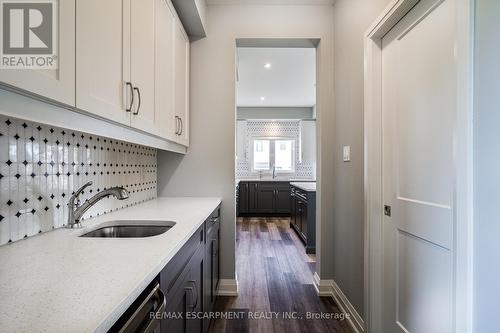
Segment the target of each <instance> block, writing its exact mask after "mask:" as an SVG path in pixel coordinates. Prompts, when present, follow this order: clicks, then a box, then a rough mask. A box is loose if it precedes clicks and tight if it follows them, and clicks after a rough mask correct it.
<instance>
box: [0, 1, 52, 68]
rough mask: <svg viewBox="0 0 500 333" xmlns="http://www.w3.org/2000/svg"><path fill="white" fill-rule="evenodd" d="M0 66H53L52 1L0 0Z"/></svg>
mask: <svg viewBox="0 0 500 333" xmlns="http://www.w3.org/2000/svg"><path fill="white" fill-rule="evenodd" d="M0 11H1V13H0V17H1V18H2V24H1V29H2V32H1V35H0V36H1V44H2V45H1V55H0V56H1V59H0V60H1V61H0V68H2V69H7V68H10V69H57V66H58V61H57V45H56V42H57V36H56V33H57V2H56V0H38V1H37V0H31V1H24V0H0Z"/></svg>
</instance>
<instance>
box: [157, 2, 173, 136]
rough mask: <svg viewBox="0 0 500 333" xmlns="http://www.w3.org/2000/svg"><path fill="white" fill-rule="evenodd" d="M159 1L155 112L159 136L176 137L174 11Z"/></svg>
mask: <svg viewBox="0 0 500 333" xmlns="http://www.w3.org/2000/svg"><path fill="white" fill-rule="evenodd" d="M155 1H156V19H155V22H156V24H155V25H156V32H155V35H156V49H155V60H156V61H155V67H156V68H155V111H156V116H157V118H156V119H157V126H158V127H159V129H160V136H162V137H164V138H166V139H168V140H172V141H175V140H177V135H176V131H177V126H178V124H177V120H176V118H175V116H176V114H175V112H174V29H176V27H175V24H176V20H175V14H174V12H173V11H172V9H171V8H170V6H169V5H168V4H167V3H166V2H165V0H155Z"/></svg>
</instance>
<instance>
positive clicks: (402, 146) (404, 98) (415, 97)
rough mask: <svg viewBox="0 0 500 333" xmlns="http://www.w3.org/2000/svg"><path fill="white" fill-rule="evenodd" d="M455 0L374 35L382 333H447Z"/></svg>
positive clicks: (433, 2)
mask: <svg viewBox="0 0 500 333" xmlns="http://www.w3.org/2000/svg"><path fill="white" fill-rule="evenodd" d="M454 11H455V3H454V0H422V1H420V2H419V3H418V4H417V5H416V6H415V7H414V8H413V9H412V10H411V11H410V12H409V13H408V14H407V15H406V16H405V17H404V18H403V19H402V20H401V21H400V22H399V23H398V24H397V25H396V26H395V27H394V28H393V29H392V30H391V31H390V32H389V33H388V34H387V35H386V36H384V38H383V40H382V91H383V96H382V110H383V111H382V112H383V197H384V204H385V205H387V206H390V207H391V211H390V216H388V215H389V212H388V211H386V215H385V216H384V221H383V264H384V267H383V270H382V271H383V275H384V276H383V281H384V282H383V305H384V306H383V310H382V311H383V325H384V329H383V332H384V333H392V332H411V333H417V332H418V333H433V332H435V333H446V332H451V331H452V330H453V326H452V319H453V310H452V305H453V290H454V289H453V229H454V228H453V225H454V216H453V209H454V207H453V206H454V200H453V196H454V183H455V178H454V160H453V134H454V125H455V116H456V106H455V100H456V73H455V61H454V42H455V34H456V33H455V22H454Z"/></svg>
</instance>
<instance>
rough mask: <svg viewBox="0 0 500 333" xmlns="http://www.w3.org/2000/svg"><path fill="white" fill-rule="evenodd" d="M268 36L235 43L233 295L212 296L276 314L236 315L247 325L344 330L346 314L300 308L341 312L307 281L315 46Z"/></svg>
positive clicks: (228, 304)
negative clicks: (332, 315)
mask: <svg viewBox="0 0 500 333" xmlns="http://www.w3.org/2000/svg"><path fill="white" fill-rule="evenodd" d="M274 42H276V44H274V45H273V44H272V40H267V41H262V40H260V41H258V40H242V41H238V43H237V49H236V65H237V66H236V82H235V84H236V95H237V96H236V110H235V112H236V117H235V118H236V126H235V127H236V133H235V134H236V135H235V137H236V142H235V148H236V149H235V152H236V154H235V191H236V207H237V209H236V211H237V219H236V274H237V277H238V289H239V295H238V297H235V298H221V301H220V306H221V308H222V309H225V310H226V311H227V310H230V311H233V310H234V311H236V309H239V310H243V312H245V311H247V312H248V313H252V312H254V311H262V312H264V313H277V314H278V315H277V317H276V318H249V316H246V315H243V317H244V318H245V320H244V321H243V323H244V324H243V325H248V329H249V331H256V332H257V331H260V332H268V331H269V332H273V331H274V332H281V331H287V330H289V329H291V330H292V331H310V330H308V327H309V328H312V327H313V326H314V327H315V330H316V331H318V332H329V331H340V332H343V331H345V332H350V328H349V327H348V324H347V321H342V320H339V318H328V319H321V318H314V319H313V318H307V317H306V314H307V313H316V314H320V313H325V312H327V313H336V314H338V315H339V316H342V315H344V314H342V313H341V311H340V310H339V309H338V308H337V306H336V305H335V303H334V302H333V300H332V299H331V298H328V297H319V296H318V295H317V292H316V290H315V288H314V273H315V272H316V256H315V252H316V229H315V222H316V221H315V215H316V186H315V185H316V182H315V181H316V150H317V139H316V137H317V134H316V58H317V56H316V45H315V44H313V43H311V42H310V41H308V40H305V41H302V42H301V43H297V40H294V41H292V42H293V44H294V45H290V42H291V41H285V43H283V41H281V42H279V41H276V40H275V41H274ZM286 42H288V43H286ZM263 44H265V45H263ZM299 299H300V302H298V301H297V300H299ZM245 313H246V312H245ZM290 316H291V317H290ZM241 324H242V323H238V325H241ZM231 325H234V322H230V321H227V320H225V321H224V320H221V321H217V322H216V323H215V325H214V327H215V328H214V330H222V329H224V327H225V330H226V331H228V326H231ZM230 330H231V329H229V331H230ZM243 330H244V329H243Z"/></svg>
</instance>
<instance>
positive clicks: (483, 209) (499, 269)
mask: <svg viewBox="0 0 500 333" xmlns="http://www.w3.org/2000/svg"><path fill="white" fill-rule="evenodd" d="M499 13H500V2H499V1H498V0H476V32H475V38H476V49H475V111H474V133H475V134H474V141H475V143H474V155H475V156H474V169H475V170H474V183H475V185H474V215H475V216H474V244H475V245H474V278H473V279H474V300H473V304H474V314H473V317H474V329H473V331H474V332H498V322H497V321H496V320H495V319H496V318H497V316H498V313H499V310H500V305H499V302H498V295H499V294H500V260H499V259H498V256H499V253H500V219H499V216H500V211H499V207H500V194H499V193H500V99H499V97H498V96H499V89H500V61H499V59H500V20H499V18H498V17H499Z"/></svg>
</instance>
